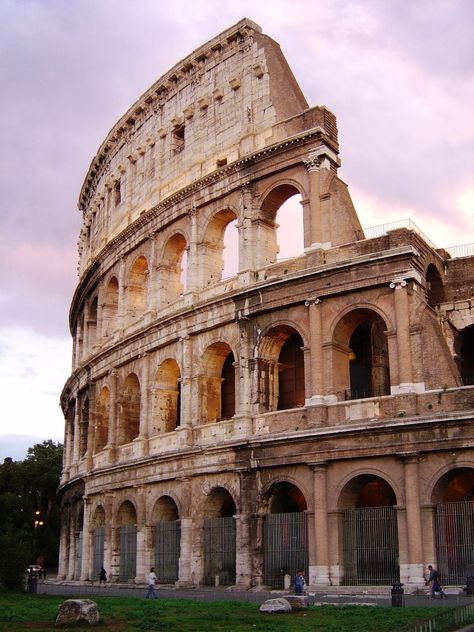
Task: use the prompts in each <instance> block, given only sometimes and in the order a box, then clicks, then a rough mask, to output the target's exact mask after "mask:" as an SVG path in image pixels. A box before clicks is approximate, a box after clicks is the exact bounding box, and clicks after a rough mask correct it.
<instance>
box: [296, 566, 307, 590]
mask: <svg viewBox="0 0 474 632" xmlns="http://www.w3.org/2000/svg"><path fill="white" fill-rule="evenodd" d="M304 584H305V580H304V572H303V571H298V572H297V573H296V577H295V595H302V594H303V590H304Z"/></svg>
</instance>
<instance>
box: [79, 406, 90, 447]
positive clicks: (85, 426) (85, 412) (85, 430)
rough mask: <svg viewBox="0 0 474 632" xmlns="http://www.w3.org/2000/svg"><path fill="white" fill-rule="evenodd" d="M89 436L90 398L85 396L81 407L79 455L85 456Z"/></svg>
mask: <svg viewBox="0 0 474 632" xmlns="http://www.w3.org/2000/svg"><path fill="white" fill-rule="evenodd" d="M88 436H89V396H88V395H85V396H84V398H83V400H82V405H81V419H80V424H79V455H80V456H81V457H83V456H85V454H86V452H87V440H88Z"/></svg>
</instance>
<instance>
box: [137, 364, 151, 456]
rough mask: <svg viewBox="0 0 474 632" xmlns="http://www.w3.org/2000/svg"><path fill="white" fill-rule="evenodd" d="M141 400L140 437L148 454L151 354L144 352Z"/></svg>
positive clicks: (143, 449)
mask: <svg viewBox="0 0 474 632" xmlns="http://www.w3.org/2000/svg"><path fill="white" fill-rule="evenodd" d="M141 365H142V370H141V389H140V390H141V401H140V430H139V435H138V438H139V439H140V440H141V443H142V455H147V454H148V437H149V435H148V426H149V415H150V410H151V406H150V396H151V395H150V393H151V391H150V384H149V375H150V356H148V355H147V354H146V353H144V354H143V355H142V356H141Z"/></svg>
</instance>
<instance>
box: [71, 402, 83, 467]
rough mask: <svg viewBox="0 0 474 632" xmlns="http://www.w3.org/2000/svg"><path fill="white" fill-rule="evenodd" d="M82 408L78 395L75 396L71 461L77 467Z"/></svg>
mask: <svg viewBox="0 0 474 632" xmlns="http://www.w3.org/2000/svg"><path fill="white" fill-rule="evenodd" d="M81 409H82V401H81V400H80V398H79V396H78V397H76V406H75V409H74V443H73V446H72V463H71V465H74V466H75V467H76V468H77V465H78V463H79V449H80V446H81V433H80V415H81Z"/></svg>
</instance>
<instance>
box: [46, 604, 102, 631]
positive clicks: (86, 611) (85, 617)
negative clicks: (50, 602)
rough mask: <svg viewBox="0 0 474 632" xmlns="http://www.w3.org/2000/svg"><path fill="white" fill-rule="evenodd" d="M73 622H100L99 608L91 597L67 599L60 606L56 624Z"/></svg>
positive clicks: (92, 623)
mask: <svg viewBox="0 0 474 632" xmlns="http://www.w3.org/2000/svg"><path fill="white" fill-rule="evenodd" d="M71 623H89V624H90V625H96V624H97V623H99V609H98V608H97V604H96V603H95V601H92V600H91V599H67V600H66V601H64V602H63V603H62V604H61V605H60V606H59V614H58V616H57V617H56V625H70V624H71Z"/></svg>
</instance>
